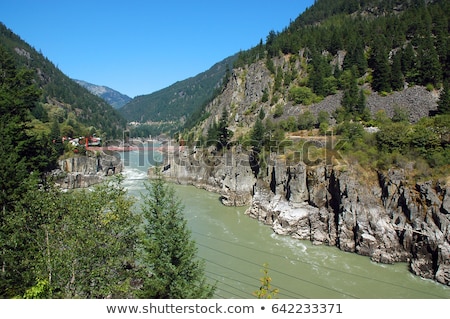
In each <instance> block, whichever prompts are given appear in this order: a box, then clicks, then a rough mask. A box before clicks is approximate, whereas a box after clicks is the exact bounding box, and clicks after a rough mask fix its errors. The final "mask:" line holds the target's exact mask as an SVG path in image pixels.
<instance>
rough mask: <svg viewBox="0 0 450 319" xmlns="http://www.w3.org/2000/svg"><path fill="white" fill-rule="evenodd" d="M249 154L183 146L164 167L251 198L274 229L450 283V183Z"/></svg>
mask: <svg viewBox="0 0 450 319" xmlns="http://www.w3.org/2000/svg"><path fill="white" fill-rule="evenodd" d="M207 154H209V155H208V156H207ZM251 156H252V154H251V153H250V154H249V153H247V152H244V151H243V150H241V149H237V150H236V149H234V150H230V151H229V152H225V153H224V155H221V156H213V153H209V152H208V151H205V150H193V151H189V150H188V149H183V150H182V151H181V152H177V153H173V154H172V155H171V156H168V157H167V158H168V159H169V160H168V161H167V162H166V164H165V166H164V171H163V174H164V175H165V176H166V177H167V178H168V179H169V180H171V181H173V182H176V183H180V184H191V185H195V186H197V187H201V188H204V189H206V190H209V191H214V192H217V193H219V194H220V195H221V198H222V201H223V203H224V204H226V205H248V206H249V208H248V209H247V211H246V214H247V215H249V216H250V217H252V218H255V219H258V220H259V221H261V222H263V223H264V224H266V225H268V226H270V227H271V228H272V229H273V231H274V232H276V233H277V234H282V235H286V236H292V237H294V238H297V239H302V240H310V241H311V242H312V243H314V244H326V245H333V246H337V247H338V248H340V249H341V250H344V251H347V252H353V253H357V254H360V255H364V256H368V257H370V258H371V259H372V260H374V261H376V262H382V263H395V262H409V264H410V266H411V271H412V272H413V273H415V274H417V275H419V276H422V277H424V278H429V279H434V280H436V281H438V282H440V283H443V284H445V285H450V244H449V242H450V186H448V185H444V184H443V183H434V182H431V181H430V182H422V183H416V184H413V185H410V184H409V183H408V180H407V178H406V176H405V174H404V172H403V171H401V170H391V171H389V172H387V173H385V174H384V173H379V174H378V175H377V174H375V173H374V174H371V175H370V174H367V172H366V173H365V174H362V173H361V172H355V171H352V169H350V168H349V167H347V166H345V167H339V166H327V165H318V166H307V165H305V164H304V163H297V164H295V165H288V164H287V163H286V161H285V160H284V159H283V158H282V157H276V156H274V157H273V158H271V160H270V161H268V163H267V165H265V166H264V168H261V167H259V166H257V165H252V157H251ZM258 170H264V171H258ZM150 176H152V171H150ZM256 176H258V178H257V177H256Z"/></svg>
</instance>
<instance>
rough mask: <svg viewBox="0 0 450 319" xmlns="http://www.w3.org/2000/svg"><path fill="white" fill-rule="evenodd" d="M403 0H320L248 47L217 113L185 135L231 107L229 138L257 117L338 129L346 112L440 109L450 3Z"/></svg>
mask: <svg viewBox="0 0 450 319" xmlns="http://www.w3.org/2000/svg"><path fill="white" fill-rule="evenodd" d="M398 3H400V2H398V1H397V2H395V1H394V2H392V1H382V0H380V1H362V0H361V1H330V0H318V1H316V3H315V5H314V6H312V7H311V8H309V9H308V10H306V11H305V12H304V13H303V14H302V15H300V16H299V17H298V18H297V19H296V20H295V21H293V22H292V23H291V24H290V25H289V26H288V27H287V28H286V29H285V30H283V31H282V32H280V33H275V32H271V33H270V34H269V35H268V36H267V39H266V43H262V42H261V43H260V44H259V45H258V46H256V47H254V48H252V49H250V50H247V51H243V52H241V53H240V54H239V56H238V58H237V60H236V61H235V64H234V68H233V70H232V74H231V77H230V81H229V82H228V85H227V86H226V88H225V89H224V91H223V93H222V94H221V95H219V96H218V97H217V98H216V99H215V100H214V101H213V102H212V103H210V104H208V105H207V106H206V107H205V108H204V109H203V111H204V114H207V115H211V116H209V117H207V118H206V119H204V120H202V121H201V122H199V123H198V125H197V127H196V128H195V129H193V130H190V129H187V130H185V131H184V133H183V138H185V139H187V140H188V141H189V140H204V139H211V138H214V136H215V134H214V127H215V126H216V127H217V124H218V122H219V121H220V120H221V118H222V116H223V114H225V115H226V119H225V122H226V125H227V127H228V129H229V130H230V131H231V132H233V133H232V134H231V135H232V138H230V141H232V142H233V143H240V142H242V141H244V140H248V139H249V138H251V137H252V136H251V134H252V129H253V125H254V124H255V123H256V122H257V119H258V118H260V119H261V121H263V122H265V125H266V132H268V131H277V132H278V136H281V133H292V132H295V131H297V130H302V129H317V128H318V127H319V125H320V124H321V123H322V122H323V121H325V120H323V118H326V121H325V122H326V124H323V128H325V125H327V127H328V130H330V131H334V134H336V133H337V131H338V125H339V124H342V123H344V122H346V121H357V122H359V123H361V124H362V125H363V126H373V125H376V124H380V123H377V122H376V119H377V118H379V117H380V116H381V115H383V114H384V116H386V117H387V118H389V119H392V118H394V120H397V118H396V116H397V117H398V116H400V115H401V117H402V118H404V119H407V120H409V122H410V123H416V122H418V121H420V119H422V118H426V117H428V116H429V115H431V114H436V113H439V112H440V111H439V110H438V104H439V99H440V96H441V94H442V92H443V90H442V88H443V86H444V84H445V83H446V82H447V81H448V78H449V74H450V63H449V61H450V59H449V57H450V54H449V52H450V51H449V47H448V43H449V37H448V31H447V30H448V25H449V19H448V17H449V16H450V8H449V4H448V2H446V1H437V0H436V1H427V2H423V3H422V5H418V3H419V2H418V1H408V2H401V3H402V4H401V5H400V4H398ZM425 3H426V4H425ZM350 4H352V5H350ZM444 91H445V90H444ZM441 106H442V105H441ZM442 112H444V111H443V109H442V110H441V113H442ZM320 114H321V115H322V119H320V118H319V115H320ZM199 118H201V117H199ZM322 120H323V121H322ZM332 125H333V126H332ZM216 133H217V132H216ZM231 135H230V136H231Z"/></svg>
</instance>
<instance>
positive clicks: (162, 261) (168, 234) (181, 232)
mask: <svg viewBox="0 0 450 319" xmlns="http://www.w3.org/2000/svg"><path fill="white" fill-rule="evenodd" d="M156 170H157V171H156V178H155V179H154V180H152V181H151V183H150V184H148V183H146V185H145V186H146V190H147V192H146V193H145V194H143V195H142V196H143V199H144V201H143V205H142V215H143V217H144V232H143V239H142V247H141V250H142V253H143V260H142V262H143V265H144V267H146V270H147V272H148V276H146V277H145V278H144V282H143V287H142V289H141V291H142V293H141V296H142V297H143V298H155V299H197V298H209V297H211V296H212V295H213V293H214V290H215V287H214V286H210V285H208V284H207V283H206V280H205V275H204V263H203V261H201V260H199V259H198V257H197V248H196V245H195V241H193V240H192V239H191V232H190V230H189V229H188V227H187V223H186V220H185V219H184V216H183V206H182V204H181V202H180V201H179V200H178V199H177V197H176V195H175V191H174V189H173V188H171V187H170V186H168V185H167V183H166V182H165V181H164V179H163V176H162V175H161V172H160V170H159V168H156Z"/></svg>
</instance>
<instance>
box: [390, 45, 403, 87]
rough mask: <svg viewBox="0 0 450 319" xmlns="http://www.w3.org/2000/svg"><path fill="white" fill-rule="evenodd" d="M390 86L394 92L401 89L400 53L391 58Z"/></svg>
mask: <svg viewBox="0 0 450 319" xmlns="http://www.w3.org/2000/svg"><path fill="white" fill-rule="evenodd" d="M391 86H392V88H393V89H394V90H396V91H400V90H402V89H403V73H402V64H401V54H400V53H397V54H396V55H395V56H394V58H393V62H392V68H391Z"/></svg>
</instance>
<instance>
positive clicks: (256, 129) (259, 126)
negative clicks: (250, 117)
mask: <svg viewBox="0 0 450 319" xmlns="http://www.w3.org/2000/svg"><path fill="white" fill-rule="evenodd" d="M263 139H264V125H263V123H262V121H261V118H260V117H258V118H257V119H256V122H255V125H254V126H253V129H252V132H251V141H250V144H251V145H252V146H253V149H254V151H255V152H259V151H260V150H261V147H262V144H263Z"/></svg>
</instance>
